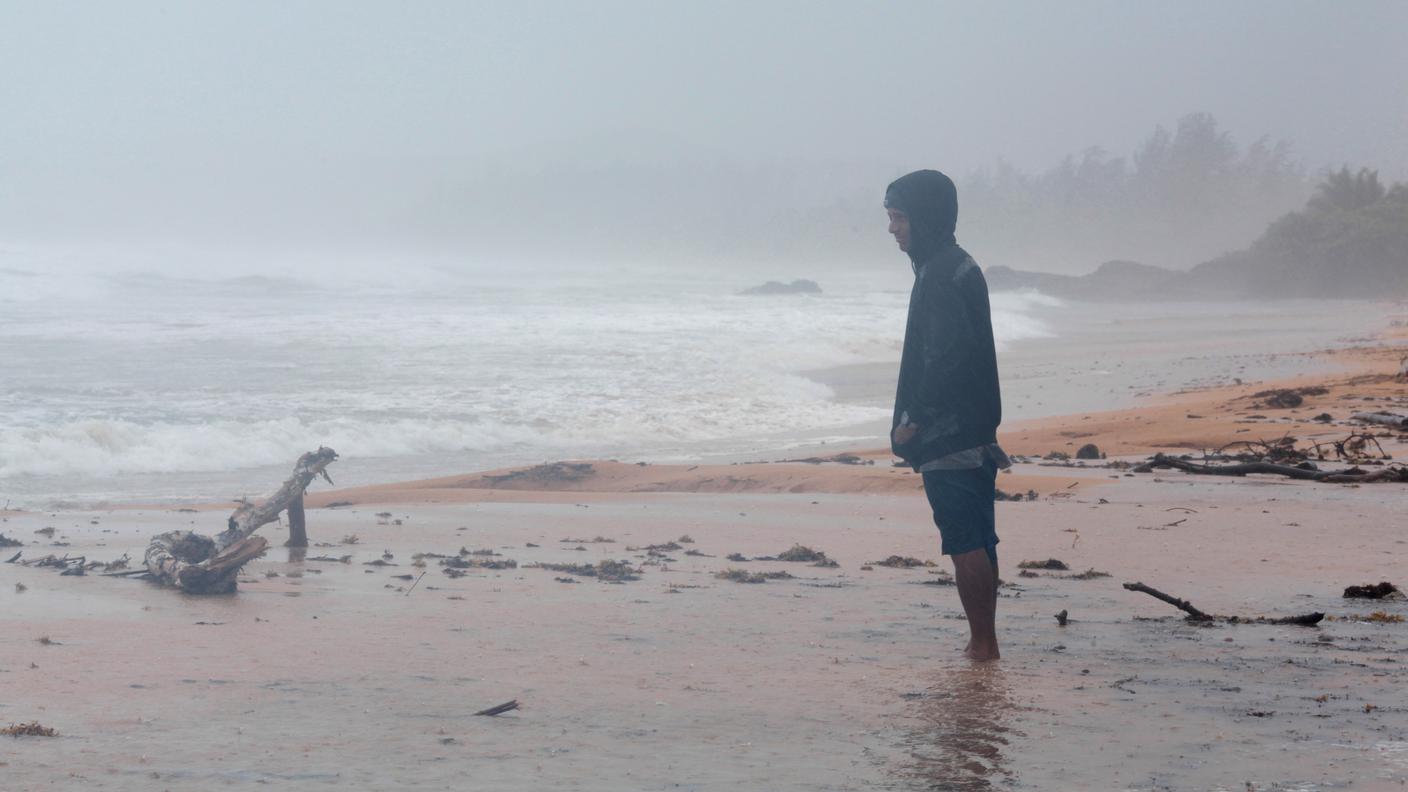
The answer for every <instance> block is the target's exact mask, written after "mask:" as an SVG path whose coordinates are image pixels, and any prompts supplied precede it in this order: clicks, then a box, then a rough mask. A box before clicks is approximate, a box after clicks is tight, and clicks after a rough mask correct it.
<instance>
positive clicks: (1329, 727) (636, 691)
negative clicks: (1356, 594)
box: [0, 333, 1408, 791]
mask: <svg viewBox="0 0 1408 792" xmlns="http://www.w3.org/2000/svg"><path fill="white" fill-rule="evenodd" d="M1333 354H1334V355H1335V356H1336V357H1337V358H1338V359H1337V361H1336V362H1337V363H1338V364H1340V366H1341V367H1342V369H1343V371H1342V373H1336V374H1334V375H1329V376H1319V375H1317V376H1309V377H1306V378H1304V379H1300V380H1291V381H1286V382H1276V383H1265V382H1262V383H1255V384H1246V385H1240V386H1236V385H1234V386H1231V387H1217V388H1208V389H1201V390H1194V391H1187V392H1182V393H1176V394H1165V395H1160V396H1154V397H1150V398H1148V399H1145V400H1143V401H1142V402H1141V403H1140V404H1139V405H1138V406H1136V407H1134V408H1130V409H1124V410H1118V411H1111V412H1102V413H1090V414H1074V415H1068V416H1064V417H1060V418H1051V419H1041V420H1036V421H1028V422H1021V423H1016V424H1011V425H1007V426H1005V427H1004V432H1003V434H1002V436H1001V440H1002V442H1003V444H1004V446H1005V447H1006V448H1007V449H1008V450H1009V451H1010V452H1011V453H1013V454H1018V455H1022V456H1023V459H1024V460H1025V461H1021V462H1019V463H1018V464H1017V465H1016V468H1015V470H1014V472H1011V473H1006V474H1003V475H1002V476H1001V477H1000V478H999V482H998V486H999V487H1000V488H1001V489H1002V490H1004V491H1005V492H1007V493H1011V494H1022V495H1024V497H1023V499H1022V500H1018V501H1004V502H1000V503H998V504H997V509H998V528H999V533H1000V535H1001V537H1002V543H1001V545H1000V546H999V548H998V549H999V556H1000V559H1001V571H1002V575H1003V578H1004V579H1005V580H1006V583H1007V584H1006V585H1005V586H1004V587H1003V588H1002V590H1001V600H1000V604H999V637H1000V640H1001V641H1002V644H1003V653H1004V657H1003V659H1002V660H1001V661H1000V662H998V663H994V664H986V665H975V664H971V663H969V662H967V661H965V660H963V658H962V657H961V655H960V652H959V650H960V649H961V648H962V645H963V641H964V639H965V637H966V627H965V624H964V622H963V620H962V613H961V609H960V607H959V603H958V598H957V594H956V592H955V590H954V588H953V587H952V585H951V582H950V578H949V575H948V572H949V567H948V564H947V561H946V559H943V558H942V557H941V556H940V555H939V554H938V537H937V534H936V531H935V529H934V528H933V525H932V523H931V522H930V519H929V514H928V509H927V504H926V502H925V500H924V498H922V497H919V495H920V490H919V481H918V477H917V476H915V475H914V474H913V473H910V472H908V471H907V470H905V469H901V468H895V467H893V466H892V465H891V460H890V456H889V454H888V452H886V451H884V450H877V449H870V450H866V449H860V450H857V451H855V452H853V457H851V456H848V457H845V458H844V459H843V460H842V461H819V462H796V461H794V462H784V461H780V460H781V459H783V457H779V458H778V460H775V461H767V462H761V461H759V462H752V463H740V464H712V465H677V466H676V465H654V464H652V465H641V464H630V463H623V462H607V461H599V460H594V461H577V462H571V463H561V464H557V465H550V466H544V467H539V468H526V469H517V470H502V471H491V472H482V473H470V474H465V475H461V476H453V477H446V478H439V479H431V480H424V481H415V482H403V483H387V484H383V485H377V486H370V487H358V488H351V489H331V488H327V487H326V485H320V486H319V487H317V488H315V489H314V490H313V491H310V494H309V500H308V504H309V507H310V510H309V512H308V523H309V535H310V538H311V541H312V542H313V544H314V546H313V547H310V548H308V549H307V551H306V552H305V551H299V550H291V549H287V548H283V547H278V546H277V545H279V544H281V543H282V541H283V538H284V537H283V531H282V529H281V527H279V526H272V525H271V526H268V527H266V528H265V529H264V531H263V533H264V534H266V535H268V536H269V537H270V539H271V541H272V542H273V543H274V544H275V545H276V547H275V548H274V549H273V550H271V552H270V553H269V554H268V555H267V556H266V557H264V558H261V559H259V560H257V561H255V562H253V563H251V564H250V565H249V566H248V567H246V569H245V572H244V575H243V576H242V578H241V581H240V587H239V591H238V593H237V594H235V595H231V596H218V597H192V596H184V595H181V594H180V593H177V592H175V591H172V590H166V589H161V588H158V587H156V586H154V585H152V584H149V583H145V582H140V581H135V580H129V579H124V578H115V577H101V576H99V575H97V574H96V573H90V574H89V575H88V576H86V577H60V576H58V575H57V573H56V572H55V571H54V570H52V569H45V568H36V567H25V566H21V565H20V564H19V563H15V564H9V565H0V570H3V584H4V585H3V586H0V603H3V605H2V606H0V613H3V630H0V646H3V651H0V684H3V688H0V689H3V690H4V692H5V694H4V695H3V696H2V697H0V721H2V722H3V723H0V725H7V724H11V723H15V724H18V723H24V722H29V721H38V722H40V723H41V724H43V725H45V726H48V727H52V728H54V729H56V730H57V731H58V733H59V736H57V737H51V738H46V737H21V738H15V739H10V738H5V739H0V774H2V775H0V778H3V783H0V786H3V787H4V788H5V789H14V790H47V789H55V790H58V789H78V788H82V789H172V790H186V789H192V790H206V789H242V788H249V789H253V788H267V787H268V786H272V787H274V788H279V789H325V788H342V789H485V790H499V789H524V790H531V789H582V790H598V789H600V790H624V789H629V790H636V789H639V790H656V789H659V790H665V789H670V790H712V789H725V788H742V789H760V790H761V789H788V790H793V789H796V790H850V789H944V790H947V789H955V790H988V789H992V790H1005V789H1029V790H1066V789H1070V790H1085V789H1091V790H1103V789H1111V790H1185V789H1194V790H1239V791H1240V790H1272V789H1278V790H1329V789H1354V790H1379V789H1397V788H1402V787H1403V785H1405V784H1408V705H1405V703H1404V698H1403V693H1402V691H1403V686H1404V683H1405V681H1408V669H1405V663H1406V662H1408V626H1405V624H1404V623H1402V622H1401V617H1404V616H1408V604H1405V603H1404V602H1403V601H1401V600H1399V601H1386V600H1379V601H1364V600H1348V599H1344V598H1343V597H1342V596H1341V592H1342V591H1343V589H1344V588H1345V587H1346V586H1349V585H1352V584H1364V583H1375V582H1378V581H1380V580H1390V581H1393V582H1396V583H1398V584H1400V585H1402V584H1404V583H1405V580H1404V575H1403V573H1402V570H1403V569H1404V568H1405V566H1404V561H1405V555H1408V537H1405V535H1404V533H1403V525H1404V521H1403V516H1402V515H1403V514H1404V513H1405V511H1408V489H1405V488H1404V487H1403V486H1402V485H1399V484H1388V483H1380V484H1365V485H1342V484H1323V483H1308V482H1292V481H1288V480H1286V479H1283V478H1278V477H1270V476H1251V477H1246V478H1228V477H1209V476H1194V475H1189V474H1185V473H1180V472H1177V471H1168V470H1161V471H1158V472H1155V473H1133V472H1130V471H1128V470H1125V469H1119V468H1112V467H1106V466H1105V465H1106V464H1107V463H1108V462H1110V461H1114V460H1116V459H1123V460H1142V459H1143V458H1144V457H1147V456H1148V455H1150V454H1152V453H1154V452H1157V451H1192V452H1197V451H1199V450H1202V449H1215V448H1219V447H1222V446H1225V445H1226V444H1228V443H1233V442H1236V441H1239V440H1255V441H1275V440H1276V439H1278V438H1281V437H1283V436H1286V435H1288V434H1289V435H1291V436H1294V437H1296V438H1297V439H1298V440H1299V442H1300V443H1301V444H1302V445H1304V444H1305V443H1307V442H1310V441H1314V440H1315V439H1332V438H1344V437H1345V436H1347V435H1348V434H1349V433H1350V432H1352V431H1354V430H1355V428H1356V427H1354V426H1352V425H1351V424H1350V423H1349V422H1348V418H1349V416H1350V414H1351V413H1353V412H1358V411H1365V410H1375V409H1391V410H1396V411H1398V412H1400V413H1401V412H1404V411H1405V409H1408V385H1405V384H1404V383H1403V382H1402V381H1401V380H1396V379H1395V373H1396V372H1397V370H1398V365H1399V360H1400V359H1401V358H1402V357H1403V356H1404V355H1405V354H1408V347H1406V346H1405V344H1404V340H1403V338H1402V335H1401V333H1400V334H1398V335H1395V334H1393V333H1390V334H1388V335H1386V336H1385V337H1384V338H1383V339H1381V340H1380V341H1378V342H1376V343H1374V344H1372V345H1367V346H1364V347H1360V348H1356V349H1352V350H1343V351H1339V352H1335V353H1333ZM1273 388H1295V389H1310V391H1309V395H1306V396H1304V402H1303V403H1302V404H1301V405H1300V406H1298V407H1294V408H1273V407H1268V406H1267V405H1266V397H1265V396H1258V395H1256V394H1258V393H1262V392H1264V391H1268V390H1271V389H1273ZM1320 388H1323V389H1324V392H1320V391H1319V390H1317V389H1320ZM1325 413H1328V414H1329V416H1330V417H1329V419H1328V420H1326V419H1321V420H1316V417H1317V416H1320V415H1322V414H1325ZM1375 433H1376V434H1379V435H1382V436H1381V437H1378V438H1377V439H1378V441H1379V442H1380V443H1381V444H1382V445H1383V448H1384V450H1385V451H1387V452H1388V453H1390V454H1392V455H1393V456H1394V457H1395V458H1402V457H1403V454H1404V453H1405V450H1406V449H1405V443H1404V441H1403V439H1402V438H1401V437H1399V436H1397V435H1396V433H1394V432H1390V431H1387V430H1382V429H1380V430H1376V431H1375ZM1086 443H1095V444H1096V445H1097V446H1099V448H1100V449H1101V450H1102V451H1103V452H1105V454H1106V455H1107V456H1108V457H1109V459H1107V460H1105V461H1104V462H1101V461H1098V460H1097V461H1093V462H1090V463H1076V462H1064V461H1061V460H1059V459H1052V458H1046V459H1041V458H1038V457H1039V456H1041V457H1050V456H1051V452H1054V451H1060V452H1064V453H1066V454H1069V455H1071V456H1074V454H1075V450H1076V449H1077V448H1078V447H1079V446H1081V445H1083V444H1086ZM831 453H833V454H834V452H831ZM333 472H334V476H335V473H336V466H335V465H334V467H333ZM276 485H277V482H269V483H268V489H269V490H272V489H273V488H274V487H275V486H276ZM1029 492H1030V493H1034V494H1035V499H1034V500H1028V499H1027V498H1026V497H1025V495H1026V494H1027V493H1029ZM227 509H229V505H228V504H207V505H204V506H202V507H201V508H198V509H189V508H182V509H176V508H174V507H172V506H169V505H162V504H151V505H148V506H145V507H141V508H128V509H121V510H111V511H108V510H105V511H73V512H6V513H4V514H3V520H4V521H3V523H0V533H3V534H5V535H6V536H9V537H11V538H14V539H17V540H19V541H21V542H22V543H23V546H20V547H15V548H12V549H7V550H6V551H5V554H4V555H5V557H6V558H8V557H9V556H10V555H13V554H14V553H16V552H22V560H23V559H33V558H37V557H40V556H43V555H46V554H49V553H58V554H64V553H67V554H70V555H84V556H86V557H87V558H89V559H95V560H103V561H107V560H111V559H114V558H117V557H119V556H121V555H123V554H124V553H126V554H129V555H131V557H132V558H133V559H140V557H141V553H142V551H143V549H144V548H145V546H146V541H147V538H148V537H149V536H151V535H152V534H154V533H157V532H160V531H165V530H171V529H175V528H183V527H192V528H196V529H199V530H202V531H208V532H210V533H214V532H216V531H218V530H220V528H222V527H223V517H224V515H223V513H222V512H224V511H225V510H227ZM49 527H52V528H53V529H54V531H53V532H52V534H51V535H46V534H44V533H36V532H40V531H44V530H45V529H46V528H49ZM794 545H803V546H805V547H807V548H810V549H813V550H816V551H821V552H823V553H824V554H825V556H826V558H827V559H829V560H830V561H831V562H834V564H835V565H834V566H829V565H828V566H818V565H816V564H814V563H807V562H788V561H783V560H764V558H760V557H773V558H775V557H776V556H778V555H780V554H783V553H784V552H785V551H788V550H789V549H791V548H793V547H794ZM418 554H433V555H425V556H422V557H421V558H419V559H418V558H417V555H418ZM733 554H737V555H736V556H735V559H734V560H730V559H729V558H728V556H730V555H733ZM740 557H741V558H742V559H746V560H737V559H739V558H740ZM891 557H899V558H900V559H910V561H908V562H907V563H910V564H915V565H912V566H886V565H883V564H881V563H880V562H883V561H886V560H887V559H891ZM1046 559H1059V560H1060V561H1062V562H1063V563H1064V565H1065V566H1066V567H1067V568H1068V571H1048V570H1042V571H1036V572H1026V573H1025V574H1019V570H1018V563H1019V562H1022V561H1034V560H1046ZM447 560H451V561H454V562H455V563H456V564H463V565H464V566H463V567H459V568H457V567H453V566H452V567H447V566H445V565H444V564H442V562H444V561H447ZM617 560H619V561H625V562H627V564H628V565H629V567H630V569H632V570H633V572H632V574H631V575H630V577H632V578H634V579H630V580H623V581H603V580H601V579H599V577H597V576H595V575H589V574H585V573H586V572H587V570H586V568H585V567H586V565H592V566H593V567H594V568H593V570H592V571H593V572H595V571H596V568H595V565H598V564H600V563H601V562H605V561H617ZM509 562H512V564H511V565H510V563H509ZM549 565H577V566H576V567H559V568H556V569H554V568H550V566H549ZM495 567H498V568H495ZM730 570H741V571H742V572H743V573H747V575H751V574H753V573H786V576H782V575H779V576H775V577H772V578H769V579H767V580H766V582H761V583H745V582H735V581H734V580H730V579H724V578H720V577H719V574H720V573H728V572H729V571H730ZM447 573H448V574H447ZM735 575H736V576H740V577H742V576H745V575H738V574H737V573H735ZM1134 581H1139V582H1143V583H1146V584H1148V585H1150V586H1153V587H1155V588H1158V589H1160V590H1162V591H1165V592H1168V593H1170V594H1173V595H1174V596H1178V597H1183V598H1186V599H1188V600H1190V601H1191V602H1192V603H1193V604H1195V605H1196V606H1197V607H1199V608H1201V609H1203V610H1205V611H1208V612H1210V613H1215V614H1219V615H1226V616H1232V615H1236V616H1241V617H1258V616H1267V617H1279V616H1290V615H1295V614H1301V613H1306V612H1311V611H1319V612H1323V613H1325V614H1327V618H1326V620H1325V621H1323V622H1321V623H1320V624H1319V625H1317V626H1315V627H1298V626H1288V625H1274V624H1256V623H1250V624H1248V623H1242V624H1229V623H1225V622H1219V623H1215V624H1211V625H1199V624H1193V623H1189V622H1186V621H1184V620H1183V619H1182V618H1181V616H1182V614H1180V613H1179V612H1178V611H1177V610H1175V609H1174V608H1172V607H1170V606H1168V605H1166V604H1164V603H1161V602H1159V601H1156V600H1155V599H1153V598H1151V597H1149V596H1146V595H1143V594H1140V593H1136V592H1130V591H1126V590H1125V589H1123V588H1122V586H1121V583H1124V582H1134ZM1058 611H1065V612H1066V613H1067V614H1068V616H1069V623H1068V624H1066V625H1065V626H1061V625H1059V624H1058V623H1057V620H1056V619H1055V618H1054V614H1056V613H1057V612H1058ZM1376 612H1377V613H1378V614H1379V615H1378V616H1372V614H1374V613H1376ZM509 700H517V701H518V702H520V703H521V708H520V709H518V710H516V711H512V712H508V713H506V714H503V715H499V716H496V717H475V716H474V715H473V713H475V712H476V711H479V710H482V709H484V708H487V707H491V706H493V705H496V704H500V703H503V702H507V701H509Z"/></svg>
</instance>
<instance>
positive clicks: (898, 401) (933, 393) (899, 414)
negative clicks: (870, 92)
mask: <svg viewBox="0 0 1408 792" xmlns="http://www.w3.org/2000/svg"><path fill="white" fill-rule="evenodd" d="M885 210H886V212H888V214H889V216H890V233H891V234H893V235H894V237H895V242H897V243H898V244H899V248H900V250H902V251H904V252H905V253H907V254H909V260H910V263H911V265H912V267H913V269H914V288H913V290H912V291H911V292H910V295H909V319H908V321H907V323H906V325H905V335H904V352H903V353H902V356H901V359H900V376H899V386H898V388H897V389H896V393H895V414H894V421H893V423H892V429H891V435H890V444H891V449H892V450H893V451H894V453H895V455H896V456H898V457H900V458H901V459H903V460H904V461H905V462H906V463H907V464H909V466H910V467H912V468H914V470H915V471H916V472H918V473H920V474H921V475H922V476H923V477H924V492H925V494H926V495H927V496H928V498H929V505H930V506H931V507H932V508H933V511H934V523H935V524H936V525H937V526H938V528H939V535H940V537H941V539H942V544H943V548H942V552H943V553H944V555H948V556H951V557H952V558H953V567H954V581H955V583H957V586H958V597H959V600H960V601H961V602H962V603H963V611H964V613H966V614H967V616H968V630H969V633H970V640H969V642H968V647H967V648H966V649H965V650H964V654H965V655H967V656H968V657H969V658H972V659H973V660H996V659H997V658H998V657H999V653H998V648H997V632H996V628H995V625H994V621H995V616H996V611H997V582H998V576H997V541H998V540H997V532H996V529H995V527H994V519H993V517H994V515H993V500H994V495H995V494H996V493H995V485H996V480H997V471H998V469H999V468H1006V467H1010V466H1011V462H1010V461H1009V460H1008V459H1007V455H1006V454H1004V453H1003V452H1002V449H1001V448H999V447H998V445H997V425H998V424H999V423H1001V421H1002V399H1001V395H1000V393H999V391H998V382H997V353H996V350H995V349H994V346H993V338H992V317H991V312H990V309H989V305H988V287H987V281H986V280H984V279H983V273H982V271H981V270H979V269H978V265H977V264H976V263H975V262H974V261H973V259H972V257H971V256H969V255H968V253H967V251H965V250H964V249H963V248H961V247H959V246H958V242H957V240H955V239H954V228H955V226H956V225H957V222H958V192H957V190H956V189H955V188H954V186H953V182H952V181H951V180H950V179H949V178H948V177H947V176H945V175H944V174H942V173H939V172H938V171H932V170H922V171H915V172H914V173H911V174H909V175H907V176H904V177H901V178H900V179H897V180H896V181H895V182H894V183H892V184H891V185H890V186H889V188H888V189H887V190H886V191H885Z"/></svg>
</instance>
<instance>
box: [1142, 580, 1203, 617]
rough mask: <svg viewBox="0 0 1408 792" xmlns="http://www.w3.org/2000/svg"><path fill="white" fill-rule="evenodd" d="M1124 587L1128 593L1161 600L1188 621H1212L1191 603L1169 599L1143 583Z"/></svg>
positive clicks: (1174, 598) (1175, 598) (1173, 598)
mask: <svg viewBox="0 0 1408 792" xmlns="http://www.w3.org/2000/svg"><path fill="white" fill-rule="evenodd" d="M1124 587H1125V588H1127V589H1129V590H1130V591H1142V592H1144V593H1145V594H1148V595H1149V596H1151V597H1153V598H1154V599H1157V600H1163V601H1164V602H1167V603H1168V604H1170V605H1172V606H1173V607H1175V608H1178V609H1179V610H1181V611H1183V612H1184V613H1186V614H1188V619H1189V620H1190V621H1213V617H1211V616H1209V615H1207V614H1206V613H1203V612H1202V611H1200V610H1198V609H1197V608H1195V607H1193V605H1192V603H1190V602H1188V601H1187V600H1181V599H1179V598H1177V597H1170V596H1169V595H1167V594H1165V593H1163V592H1162V591H1159V590H1158V589H1153V588H1149V587H1148V586H1146V585H1144V584H1143V583H1126V584H1124Z"/></svg>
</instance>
